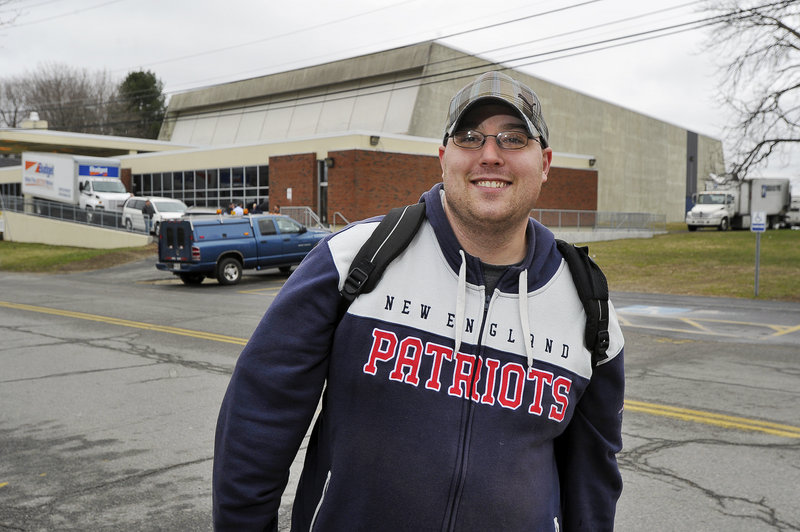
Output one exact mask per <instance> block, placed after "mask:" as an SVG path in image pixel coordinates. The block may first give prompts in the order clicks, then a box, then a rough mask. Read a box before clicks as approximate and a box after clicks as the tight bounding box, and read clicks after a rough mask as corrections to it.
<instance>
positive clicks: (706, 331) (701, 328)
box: [680, 318, 713, 334]
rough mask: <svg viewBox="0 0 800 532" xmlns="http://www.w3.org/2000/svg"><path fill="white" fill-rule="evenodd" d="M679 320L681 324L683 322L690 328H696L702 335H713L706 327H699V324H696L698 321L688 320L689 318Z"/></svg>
mask: <svg viewBox="0 0 800 532" xmlns="http://www.w3.org/2000/svg"><path fill="white" fill-rule="evenodd" d="M680 320H681V321H682V322H684V323H688V324H689V325H691V326H692V327H696V328H697V329H700V330H701V331H703V332H704V333H712V334H713V331H711V330H710V329H708V327H705V326H703V325H700V324H699V323H698V322H699V321H700V320H693V319H690V318H681V319H680Z"/></svg>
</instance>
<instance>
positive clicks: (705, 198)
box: [697, 194, 725, 205]
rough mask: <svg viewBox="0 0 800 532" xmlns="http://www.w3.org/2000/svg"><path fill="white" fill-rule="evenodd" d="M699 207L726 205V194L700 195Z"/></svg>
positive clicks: (698, 198) (698, 199)
mask: <svg viewBox="0 0 800 532" xmlns="http://www.w3.org/2000/svg"><path fill="white" fill-rule="evenodd" d="M697 204H698V205H725V194H699V195H698V196H697Z"/></svg>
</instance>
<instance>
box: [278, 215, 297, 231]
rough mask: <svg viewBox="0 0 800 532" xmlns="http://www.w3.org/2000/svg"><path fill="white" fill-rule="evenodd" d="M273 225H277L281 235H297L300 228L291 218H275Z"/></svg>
mask: <svg viewBox="0 0 800 532" xmlns="http://www.w3.org/2000/svg"><path fill="white" fill-rule="evenodd" d="M275 223H277V224H278V229H280V230H281V233H299V232H300V229H301V226H300V224H299V223H297V222H295V221H294V220H292V219H291V218H276V219H275Z"/></svg>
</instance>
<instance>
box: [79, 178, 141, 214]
mask: <svg viewBox="0 0 800 532" xmlns="http://www.w3.org/2000/svg"><path fill="white" fill-rule="evenodd" d="M78 190H79V191H80V197H79V199H78V202H79V206H80V208H81V209H84V210H85V211H86V216H87V218H88V219H89V220H90V221H91V214H92V211H96V210H104V211H108V212H121V211H122V204H123V203H125V200H127V199H128V198H129V197H131V196H132V194H131V193H130V192H128V191H127V190H125V185H123V184H122V181H120V180H119V179H117V178H113V177H85V178H83V179H82V180H81V181H80V183H79V185H78Z"/></svg>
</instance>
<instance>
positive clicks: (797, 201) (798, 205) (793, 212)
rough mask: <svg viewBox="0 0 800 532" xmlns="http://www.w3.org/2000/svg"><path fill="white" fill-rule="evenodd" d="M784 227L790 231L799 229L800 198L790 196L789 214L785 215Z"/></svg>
mask: <svg viewBox="0 0 800 532" xmlns="http://www.w3.org/2000/svg"><path fill="white" fill-rule="evenodd" d="M786 225H788V226H789V227H791V228H792V229H800V196H792V203H791V205H789V212H787V213H786Z"/></svg>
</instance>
